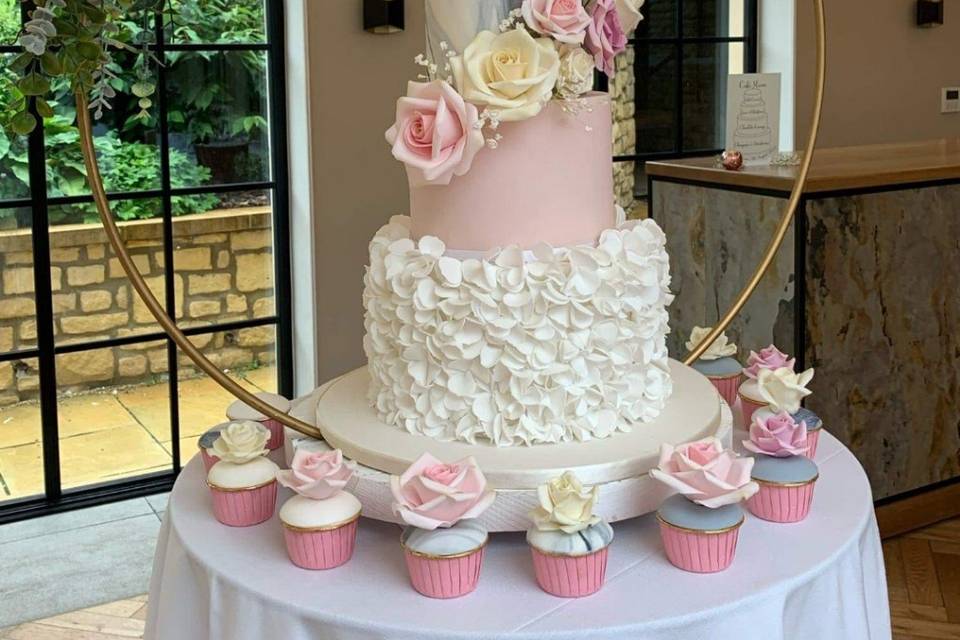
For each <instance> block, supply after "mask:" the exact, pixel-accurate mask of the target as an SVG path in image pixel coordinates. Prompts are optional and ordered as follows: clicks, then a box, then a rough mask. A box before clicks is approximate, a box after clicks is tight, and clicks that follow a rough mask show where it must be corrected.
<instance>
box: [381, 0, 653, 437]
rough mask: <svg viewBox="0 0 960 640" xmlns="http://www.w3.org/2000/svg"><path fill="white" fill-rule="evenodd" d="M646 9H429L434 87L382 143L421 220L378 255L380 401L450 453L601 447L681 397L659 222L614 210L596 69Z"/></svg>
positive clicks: (489, 1) (416, 92) (387, 234)
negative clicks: (458, 448)
mask: <svg viewBox="0 0 960 640" xmlns="http://www.w3.org/2000/svg"><path fill="white" fill-rule="evenodd" d="M641 3H642V0H591V2H589V3H587V4H584V3H583V2H581V1H580V0H528V1H527V2H524V3H523V4H522V6H517V5H520V3H519V2H516V3H513V2H510V1H509V0H427V2H426V8H427V15H428V31H429V35H428V51H429V52H430V54H431V57H429V58H428V57H426V56H418V58H417V62H418V64H420V65H421V66H422V69H423V73H422V76H421V78H420V80H418V81H416V82H410V83H409V86H408V88H407V93H406V95H405V96H404V97H402V98H400V99H399V101H398V103H397V109H396V121H395V124H394V125H393V126H392V127H391V128H390V129H389V131H387V134H386V138H387V141H388V142H389V144H390V145H391V147H392V152H393V155H394V156H395V157H396V158H397V159H398V160H400V161H401V162H403V163H404V164H405V166H406V172H407V177H408V180H409V186H410V214H409V216H395V217H394V218H392V219H391V220H390V221H389V223H388V224H386V225H385V226H384V227H383V228H381V229H380V230H379V231H378V232H377V233H376V235H375V237H374V238H373V240H372V242H371V243H370V266H369V268H368V269H367V272H366V274H365V278H364V285H365V288H364V293H363V303H364V308H365V328H366V337H365V340H364V348H365V351H366V355H367V359H368V372H369V401H370V402H371V404H372V406H373V408H374V409H375V411H376V413H377V415H378V417H379V419H380V420H381V421H383V422H384V423H387V424H389V425H393V426H394V427H395V428H397V429H401V430H404V431H406V432H408V433H410V434H417V435H424V436H428V437H429V438H431V439H433V440H435V441H460V442H466V443H470V444H474V443H481V444H493V445H496V446H499V447H509V446H519V445H539V444H558V443H566V442H582V441H589V440H595V439H603V438H608V437H611V436H613V435H614V434H617V433H619V432H627V431H631V430H632V429H634V428H641V426H642V425H643V424H644V423H648V422H650V421H653V420H654V419H656V418H657V417H658V416H659V415H660V414H661V412H662V410H663V409H664V406H665V404H666V403H667V401H668V399H669V398H670V395H671V391H672V381H671V374H670V365H669V362H668V356H667V348H666V341H665V337H666V334H667V332H668V331H669V328H668V315H667V306H668V305H669V304H670V302H671V300H672V296H671V294H670V291H669V284H670V270H669V260H668V256H667V252H666V249H665V238H664V235H663V233H662V231H661V230H660V228H659V227H658V226H657V224H656V223H655V222H653V221H652V220H642V221H626V220H624V216H623V212H622V210H619V209H618V208H617V207H616V206H615V204H614V196H613V191H614V190H613V167H612V156H613V154H612V150H611V138H612V135H611V127H612V124H611V104H610V97H609V96H608V95H607V94H605V93H599V92H594V91H593V90H592V88H593V79H594V70H595V69H598V70H600V71H601V72H604V73H607V74H608V75H609V74H611V73H612V71H613V68H614V58H615V56H616V55H617V54H619V53H620V52H622V51H623V50H624V49H625V47H626V43H627V34H628V33H629V32H630V31H632V30H633V29H634V28H635V27H636V25H637V23H638V22H639V20H640V19H641V17H640V13H639V5H640V4H641Z"/></svg>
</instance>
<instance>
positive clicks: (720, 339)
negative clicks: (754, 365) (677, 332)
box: [684, 327, 737, 360]
mask: <svg viewBox="0 0 960 640" xmlns="http://www.w3.org/2000/svg"><path fill="white" fill-rule="evenodd" d="M712 330H713V329H712V328H711V327H694V328H693V330H692V331H691V332H690V339H689V340H687V343H686V345H684V346H685V347H686V348H687V350H688V351H693V350H694V349H695V348H696V347H697V346H698V345H699V344H700V343H701V342H703V339H704V338H706V337H707V335H708V334H709V333H710V332H711V331H712ZM736 353H737V345H735V344H734V343H732V342H730V341H729V339H728V338H727V334H725V333H721V334H720V335H719V336H717V339H716V340H714V341H713V342H712V343H711V344H710V346H709V347H707V350H706V351H704V352H703V353H702V354H701V355H700V358H701V359H702V360H719V359H720V358H728V357H731V356H734V355H736Z"/></svg>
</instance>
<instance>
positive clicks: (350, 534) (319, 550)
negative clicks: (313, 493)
mask: <svg viewBox="0 0 960 640" xmlns="http://www.w3.org/2000/svg"><path fill="white" fill-rule="evenodd" d="M358 523H359V518H358V519H356V520H354V521H353V522H349V523H347V524H345V525H343V526H340V527H337V528H336V529H325V530H319V531H299V530H294V529H291V528H289V527H284V528H283V538H284V540H285V541H286V543H287V555H289V556H290V561H291V562H292V563H293V564H295V565H297V566H298V567H300V568H302V569H333V568H334V567H339V566H340V565H342V564H346V563H347V561H349V560H350V558H352V557H353V549H354V547H355V546H356V542H357V524H358Z"/></svg>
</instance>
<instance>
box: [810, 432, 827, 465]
mask: <svg viewBox="0 0 960 640" xmlns="http://www.w3.org/2000/svg"><path fill="white" fill-rule="evenodd" d="M821 431H823V429H816V430H814V431H807V445H808V446H809V448H808V449H807V454H806V455H807V457H808V458H810V459H811V460H813V457H814V456H815V455H817V445H819V444H820V432H821Z"/></svg>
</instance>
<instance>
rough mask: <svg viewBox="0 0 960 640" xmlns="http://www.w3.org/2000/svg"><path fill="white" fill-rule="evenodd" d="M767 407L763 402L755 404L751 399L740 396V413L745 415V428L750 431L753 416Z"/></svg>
mask: <svg viewBox="0 0 960 640" xmlns="http://www.w3.org/2000/svg"><path fill="white" fill-rule="evenodd" d="M765 406H767V405H765V404H763V403H762V402H755V401H753V400H751V399H749V398H745V397H743V395H741V396H740V413H741V414H742V415H743V428H744V429H746V430H748V431H749V430H750V422H751V421H752V420H753V414H754V413H755V412H756V411H757V409H760V408H762V407H765Z"/></svg>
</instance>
